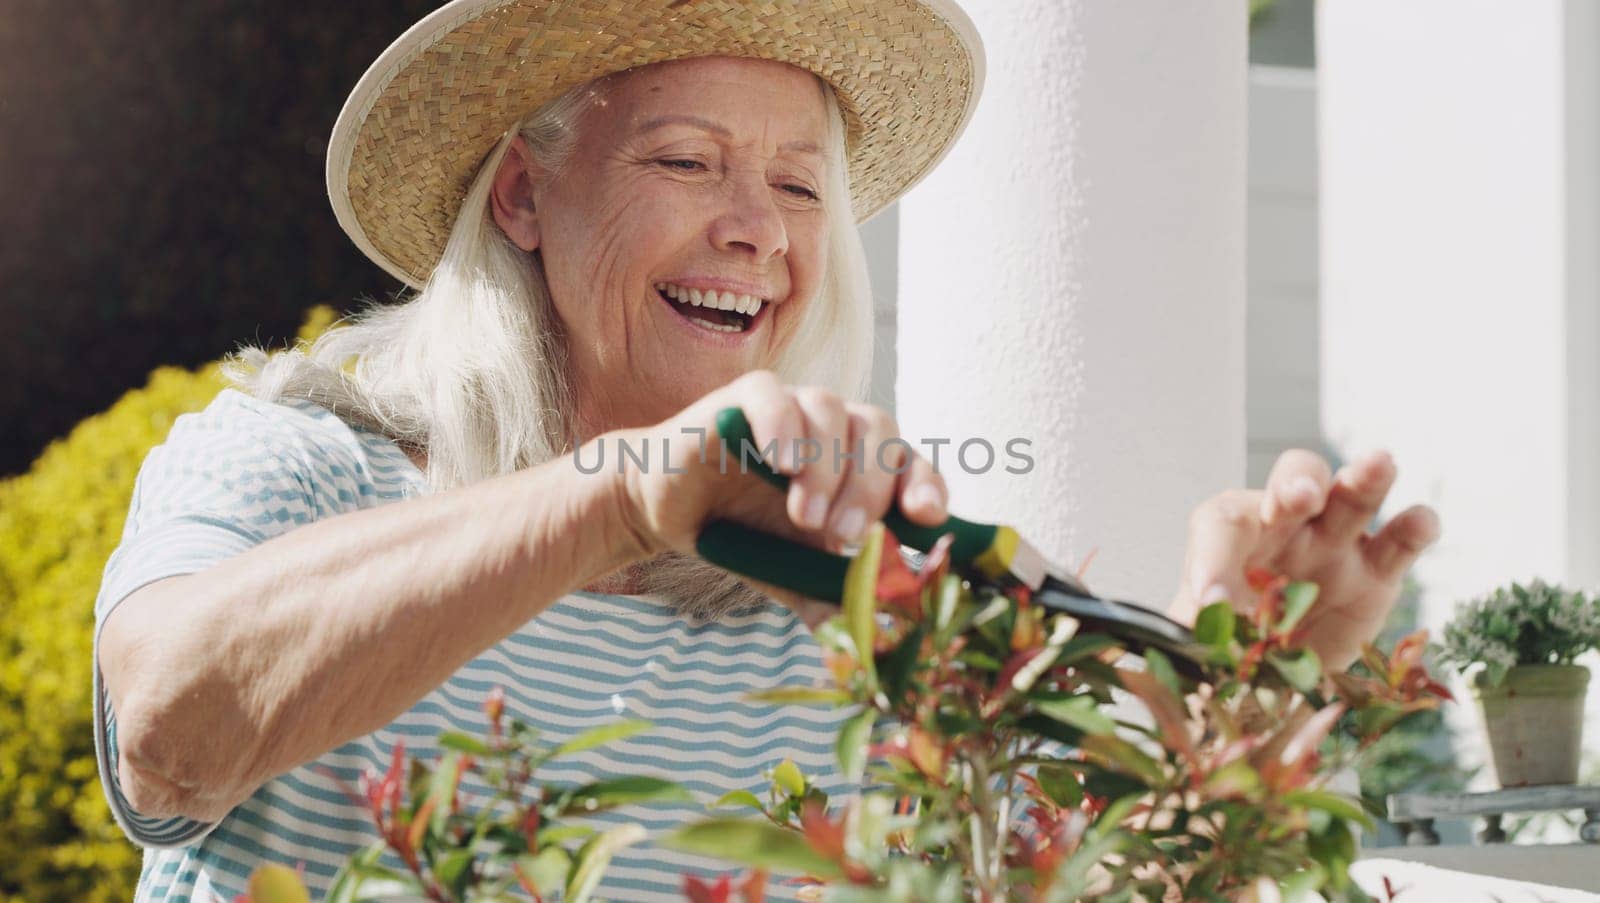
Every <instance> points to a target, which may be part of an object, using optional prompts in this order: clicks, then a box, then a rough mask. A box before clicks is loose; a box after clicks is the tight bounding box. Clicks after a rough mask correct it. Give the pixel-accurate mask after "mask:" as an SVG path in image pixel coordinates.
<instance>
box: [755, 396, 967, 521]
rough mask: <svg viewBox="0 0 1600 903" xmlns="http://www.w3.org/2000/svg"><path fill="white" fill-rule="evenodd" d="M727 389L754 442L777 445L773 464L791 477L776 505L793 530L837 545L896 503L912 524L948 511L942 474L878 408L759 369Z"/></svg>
mask: <svg viewBox="0 0 1600 903" xmlns="http://www.w3.org/2000/svg"><path fill="white" fill-rule="evenodd" d="M730 388H733V389H734V392H735V393H736V396H737V399H738V401H737V403H739V404H741V405H742V406H743V407H744V409H745V412H746V416H747V417H748V419H749V420H750V424H751V431H752V433H754V435H755V440H756V444H757V446H758V447H760V448H762V449H763V450H765V449H767V448H768V445H769V443H772V442H774V441H775V442H776V443H777V449H776V451H775V454H774V456H773V457H774V458H775V459H776V462H775V467H777V469H779V470H780V471H782V472H785V473H788V474H790V475H791V480H790V485H789V492H788V496H787V498H786V499H785V500H784V506H783V507H784V510H785V513H786V514H787V516H788V518H789V520H790V521H791V522H792V523H793V524H794V525H796V526H797V527H799V528H801V529H803V530H807V531H814V532H821V533H823V534H824V538H825V539H826V540H827V541H828V542H829V543H830V544H831V545H832V546H834V547H835V548H837V547H838V546H840V545H843V544H848V543H853V542H856V541H858V540H859V539H860V538H861V537H862V536H863V535H865V533H866V529H867V526H868V525H870V524H871V523H873V522H874V521H877V520H879V519H881V518H882V517H883V515H884V513H885V512H886V511H888V509H889V507H890V506H891V505H892V504H894V503H896V502H897V501H898V502H899V503H900V505H901V510H902V511H903V512H905V514H906V516H907V517H909V518H910V519H912V520H913V521H914V522H917V523H925V524H930V525H931V524H938V523H942V522H943V521H944V520H945V518H946V517H947V516H948V514H947V512H946V508H945V505H946V498H947V495H946V487H945V483H944V480H943V478H942V477H940V476H939V474H938V473H936V472H935V471H934V469H933V465H932V464H931V463H929V462H928V460H927V459H926V458H924V457H922V456H921V455H919V454H917V453H916V452H915V450H914V449H913V448H912V446H911V444H910V443H909V442H907V441H905V440H904V439H902V438H901V437H900V432H899V425H898V424H897V423H896V422H895V420H894V418H893V417H892V416H890V415H889V414H888V413H887V412H886V411H884V410H883V409H881V408H878V407H875V406H873V405H868V404H861V403H856V402H847V401H845V400H844V399H842V398H841V397H840V396H838V395H837V394H835V393H833V392H831V391H829V390H827V389H823V388H820V387H815V386H807V387H800V388H791V387H786V386H783V385H782V384H781V383H780V382H779V381H778V379H777V377H776V376H775V375H774V374H771V373H770V372H766V371H762V372H759V373H751V374H746V375H745V376H743V377H741V378H740V379H739V380H736V381H735V384H734V386H731V387H730ZM780 465H781V466H780Z"/></svg>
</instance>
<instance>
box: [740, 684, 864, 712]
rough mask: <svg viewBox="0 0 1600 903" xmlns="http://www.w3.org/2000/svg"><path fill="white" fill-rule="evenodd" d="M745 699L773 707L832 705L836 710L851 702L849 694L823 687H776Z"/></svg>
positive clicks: (750, 694) (751, 694)
mask: <svg viewBox="0 0 1600 903" xmlns="http://www.w3.org/2000/svg"><path fill="white" fill-rule="evenodd" d="M744 698H745V699H747V700H749V701H750V702H765V703H769V704H771V705H830V706H833V707H834V708H838V707H839V706H842V705H846V704H848V703H849V702H850V694H849V693H846V692H845V691H843V690H829V689H826V688H823V687H774V688H773V689H771V690H760V691H758V692H755V693H749V694H746V696H745V697H744Z"/></svg>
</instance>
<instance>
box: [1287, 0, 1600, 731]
mask: <svg viewBox="0 0 1600 903" xmlns="http://www.w3.org/2000/svg"><path fill="white" fill-rule="evenodd" d="M1317 42H1318V48H1319V60H1320V66H1321V75H1320V85H1321V118H1320V130H1321V134H1322V167H1323V170H1322V201H1323V206H1322V210H1323V214H1322V240H1323V250H1322V337H1323V346H1322V356H1323V365H1324V368H1325V369H1324V371H1323V381H1322V386H1323V395H1322V404H1323V411H1324V424H1325V428H1326V432H1327V435H1328V438H1329V439H1330V441H1331V442H1332V443H1333V444H1334V445H1335V446H1336V447H1339V448H1341V449H1342V450H1344V451H1345V452H1347V453H1359V452H1361V451H1363V450H1366V449H1370V448H1374V447H1387V448H1388V449H1390V450H1391V451H1392V452H1393V453H1394V455H1395V457H1396V460H1397V462H1398V464H1399V467H1400V478H1399V482H1398V485H1397V487H1396V490H1395V492H1394V494H1393V497H1394V499H1395V502H1396V505H1397V506H1398V505H1403V504H1409V503H1412V502H1417V501H1425V502H1428V503H1431V504H1432V505H1434V506H1435V507H1436V508H1437V509H1438V511H1439V512H1440V515H1441V517H1442V521H1443V528H1444V535H1443V538H1442V540H1441V542H1440V543H1439V545H1438V546H1437V548H1436V550H1435V551H1433V552H1431V553H1430V554H1428V555H1427V556H1425V557H1424V559H1423V560H1422V562H1421V563H1420V564H1419V565H1418V567H1417V568H1416V571H1415V575H1416V577H1417V579H1418V581H1419V582H1420V584H1421V586H1422V589H1423V603H1424V604H1423V615H1424V621H1425V623H1427V624H1428V625H1429V626H1432V627H1438V626H1439V625H1441V624H1442V623H1443V622H1444V621H1445V620H1447V619H1448V618H1449V616H1450V613H1451V610H1452V609H1453V608H1454V606H1455V605H1456V604H1457V603H1458V602H1460V601H1461V600H1463V599H1466V598H1468V597H1470V596H1473V595H1476V594H1478V593H1481V592H1483V591H1485V590H1488V589H1489V588H1491V587H1493V586H1495V585H1497V584H1500V583H1504V582H1506V581H1508V580H1513V579H1516V580H1525V579H1528V578H1530V577H1533V576H1542V577H1544V578H1546V579H1549V580H1560V581H1567V582H1570V583H1574V584H1578V585H1585V586H1589V587H1594V586H1595V585H1596V581H1597V578H1600V532H1597V529H1596V528H1597V518H1600V441H1597V432H1600V306H1597V302H1600V280H1597V276H1596V270H1595V266H1596V261H1595V257H1596V254H1597V253H1600V227H1597V215H1600V187H1597V186H1600V182H1597V179H1596V175H1597V173H1596V170H1597V168H1600V132H1597V125H1600V70H1597V68H1596V54H1597V53H1600V4H1596V3H1595V2H1594V0H1409V2H1406V3H1393V2H1387V0H1339V2H1330V3H1323V4H1320V14H1319V19H1318V36H1317ZM1388 513H1393V511H1391V512H1388ZM1593 695H1596V694H1592V696H1593ZM1456 709H1457V714H1456V715H1455V716H1454V719H1453V720H1454V721H1455V723H1457V724H1458V725H1464V724H1467V723H1470V721H1471V720H1472V714H1471V706H1470V704H1469V705H1467V706H1461V707H1456Z"/></svg>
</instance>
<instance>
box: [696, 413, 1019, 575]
mask: <svg viewBox="0 0 1600 903" xmlns="http://www.w3.org/2000/svg"><path fill="white" fill-rule="evenodd" d="M717 434H718V436H719V437H720V438H721V439H722V442H723V443H724V448H725V449H726V451H727V452H728V453H729V454H730V456H731V459H732V461H736V462H738V463H739V466H740V467H741V468H747V469H749V470H751V471H753V472H755V473H756V474H758V475H760V477H761V478H762V479H764V480H766V481H767V482H768V483H771V484H772V485H773V486H776V487H777V488H778V489H781V490H785V491H787V490H788V488H789V478H788V477H787V476H784V475H783V474H780V473H778V472H776V471H774V470H773V469H772V468H771V467H768V466H767V464H766V462H765V461H763V460H761V456H760V451H759V449H758V447H757V446H756V443H755V437H754V435H753V434H752V433H751V431H750V421H749V420H748V419H747V418H746V417H745V415H744V411H742V410H740V409H739V408H723V409H722V410H721V411H719V412H718V413H717ZM883 523H884V526H886V527H888V528H889V531H890V532H891V533H893V534H894V536H895V539H897V540H899V541H900V543H901V544H902V545H906V546H910V547H911V548H914V549H919V550H921V551H923V552H926V551H928V550H929V549H932V548H933V545H934V543H936V542H938V540H939V538H940V537H942V536H944V535H945V534H946V533H953V534H955V541H954V544H953V545H952V546H951V549H950V562H951V565H952V566H953V567H956V568H958V569H959V568H975V569H976V570H979V571H981V572H983V573H986V574H990V575H991V576H993V577H995V578H997V579H998V578H1000V577H1001V576H1002V574H1003V572H1004V571H1005V569H1006V565H1007V563H1008V561H1009V559H1008V556H1007V554H1006V547H1007V546H1008V545H1010V546H1013V547H1014V546H1015V533H1014V532H1013V531H1011V530H1010V528H1007V527H1001V526H997V525H994V524H979V523H974V522H972V521H967V520H962V519H961V518H959V517H951V518H949V519H948V520H946V521H945V522H944V523H942V524H940V525H939V526H937V527H924V526H922V525H920V524H914V523H912V522H911V521H909V520H907V519H906V516H905V514H904V512H902V511H901V510H900V505H899V503H898V502H896V503H894V504H892V505H891V506H890V508H889V511H888V513H886V514H885V515H884V516H883ZM695 548H696V550H697V551H698V552H699V553H700V557H702V558H704V559H706V560H707V561H709V562H711V563H712V564H715V565H717V566H718V567H721V568H723V569H725V570H729V571H733V572H734V573H738V574H743V575H744V576H746V577H750V578H753V579H756V580H760V581H763V582H765V583H769V584H771V585H773V586H777V587H781V588H783V589H787V590H790V591H792V592H796V593H800V594H801V595H804V596H807V597H810V598H813V599H818V600H821V601H824V602H834V603H837V602H839V601H840V597H841V594H842V592H843V589H844V575H845V570H846V569H847V568H848V567H849V565H850V559H849V558H847V557H845V556H842V555H834V554H831V553H829V552H824V551H822V550H820V549H814V548H811V547H810V546H804V545H801V544H799V543H795V542H790V541H789V540H786V539H783V538H781V537H778V536H774V535H772V534H770V533H764V532H761V531H759V530H754V529H751V528H748V527H745V526H742V525H739V524H735V523H733V522H732V521H725V520H721V521H712V522H711V523H708V524H706V526H705V527H704V528H703V529H702V530H701V531H700V537H699V539H698V540H697V541H696V543H695Z"/></svg>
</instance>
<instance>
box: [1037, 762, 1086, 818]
mask: <svg viewBox="0 0 1600 903" xmlns="http://www.w3.org/2000/svg"><path fill="white" fill-rule="evenodd" d="M1034 779H1035V780H1037V781H1038V782H1039V789H1040V790H1043V791H1044V794H1045V796H1048V797H1050V800H1051V801H1052V802H1054V803H1055V804H1056V805H1057V806H1060V807H1062V808H1063V809H1076V808H1078V806H1079V805H1080V804H1081V803H1082V802H1083V783H1082V782H1081V781H1079V780H1078V775H1077V772H1074V771H1073V770H1072V769H1070V768H1062V767H1060V766H1058V765H1041V766H1039V769H1038V771H1037V772H1035V773H1034Z"/></svg>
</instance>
